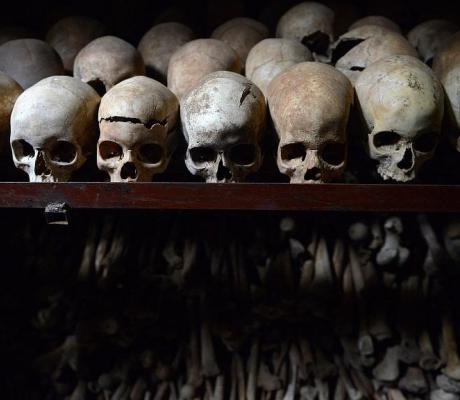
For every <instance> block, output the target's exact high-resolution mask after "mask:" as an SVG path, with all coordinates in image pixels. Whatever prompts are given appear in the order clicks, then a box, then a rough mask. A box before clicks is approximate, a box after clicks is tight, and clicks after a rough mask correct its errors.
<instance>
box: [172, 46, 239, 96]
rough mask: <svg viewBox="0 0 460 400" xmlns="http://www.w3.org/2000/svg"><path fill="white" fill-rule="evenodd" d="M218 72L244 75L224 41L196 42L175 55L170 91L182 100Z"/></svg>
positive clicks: (237, 58) (182, 48)
mask: <svg viewBox="0 0 460 400" xmlns="http://www.w3.org/2000/svg"><path fill="white" fill-rule="evenodd" d="M216 71H232V72H237V73H240V72H241V61H240V58H239V56H238V54H237V53H236V51H235V50H233V49H232V48H231V47H230V46H229V45H228V44H226V43H224V42H223V41H222V40H217V39H197V40H192V41H191V42H188V43H187V44H185V45H183V46H182V47H181V48H179V49H178V50H177V51H176V52H175V53H174V54H173V55H172V57H171V60H170V61H169V68H168V88H169V89H171V91H172V92H173V93H174V94H175V95H176V96H177V97H178V98H179V99H181V98H182V97H183V96H184V95H186V94H187V93H188V92H189V91H190V90H191V89H193V88H194V87H195V86H196V85H197V83H198V82H199V81H200V79H201V78H203V77H204V76H205V75H207V74H210V73H211V72H216Z"/></svg>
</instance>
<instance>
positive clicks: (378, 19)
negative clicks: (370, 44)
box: [348, 15, 401, 33]
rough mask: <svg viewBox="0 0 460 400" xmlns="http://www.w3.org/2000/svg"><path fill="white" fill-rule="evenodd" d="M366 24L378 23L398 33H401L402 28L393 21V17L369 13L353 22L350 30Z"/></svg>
mask: <svg viewBox="0 0 460 400" xmlns="http://www.w3.org/2000/svg"><path fill="white" fill-rule="evenodd" d="M364 25H378V26H382V27H384V28H387V29H389V30H391V31H394V32H396V33H401V28H400V27H399V26H398V24H397V23H396V22H393V21H392V20H391V19H389V18H387V17H384V16H383V15H368V16H367V17H364V18H360V19H358V20H357V21H355V22H353V23H352V24H351V25H350V27H349V28H348V30H349V31H352V30H353V29H355V28H359V27H360V26H364Z"/></svg>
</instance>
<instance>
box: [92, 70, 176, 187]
mask: <svg viewBox="0 0 460 400" xmlns="http://www.w3.org/2000/svg"><path fill="white" fill-rule="evenodd" d="M178 118H179V102H178V100H177V98H176V96H174V94H173V93H172V92H171V91H170V90H168V88H166V87H165V86H164V85H162V84H161V83H160V82H157V81H155V80H153V79H151V78H147V77H145V76H136V77H133V78H130V79H127V80H125V81H123V82H121V83H119V84H117V85H115V86H114V87H113V88H112V89H110V90H109V91H108V92H107V93H106V94H105V95H104V97H103V98H102V101H101V107H100V108H99V127H100V131H101V134H100V138H99V142H98V152H97V164H98V167H99V169H101V170H103V171H106V172H107V173H108V174H109V175H110V180H111V181H112V182H150V181H152V178H153V176H154V175H155V174H159V173H161V172H163V171H164V170H165V169H166V167H167V166H168V163H169V159H170V158H171V154H172V153H173V151H174V148H175V143H176V125H177V120H178Z"/></svg>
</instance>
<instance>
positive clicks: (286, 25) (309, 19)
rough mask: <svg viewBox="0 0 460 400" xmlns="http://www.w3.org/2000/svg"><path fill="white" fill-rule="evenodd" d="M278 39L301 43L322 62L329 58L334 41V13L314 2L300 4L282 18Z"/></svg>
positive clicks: (277, 30) (277, 33) (277, 27)
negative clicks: (293, 40) (331, 44)
mask: <svg viewBox="0 0 460 400" xmlns="http://www.w3.org/2000/svg"><path fill="white" fill-rule="evenodd" d="M276 37H280V38H285V39H295V40H297V41H299V42H301V43H302V44H303V45H305V46H306V47H308V49H309V50H310V51H311V52H312V53H313V55H314V56H315V59H317V60H320V59H322V58H323V57H325V56H327V54H328V53H329V45H330V43H331V42H332V41H333V40H334V11H332V10H331V9H330V8H328V7H326V6H325V5H324V4H321V3H316V2H314V1H306V2H304V3H300V4H298V5H296V6H294V7H292V8H291V9H289V10H288V11H287V12H286V13H285V14H284V15H283V16H282V17H281V18H280V20H279V21H278V25H277V26H276Z"/></svg>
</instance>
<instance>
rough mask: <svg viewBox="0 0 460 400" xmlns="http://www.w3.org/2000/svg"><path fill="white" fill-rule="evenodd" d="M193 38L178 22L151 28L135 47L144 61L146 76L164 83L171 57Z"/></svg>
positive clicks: (191, 33)
mask: <svg viewBox="0 0 460 400" xmlns="http://www.w3.org/2000/svg"><path fill="white" fill-rule="evenodd" d="M193 38H194V34H193V32H192V30H191V29H190V28H189V27H188V26H186V25H184V24H179V23H178V22H165V23H162V24H158V25H155V26H154V27H153V28H151V29H150V30H149V31H148V32H147V33H146V34H145V35H144V36H143V37H142V39H141V41H140V42H139V46H137V48H138V50H139V51H140V52H141V54H142V57H143V59H144V62H145V66H146V69H147V75H149V76H150V77H151V78H155V79H158V80H159V81H161V82H166V77H167V76H168V65H169V60H170V59H171V56H172V55H173V53H174V52H175V51H176V50H177V49H178V48H179V47H181V46H183V45H184V44H185V43H188V42H190V41H191V40H193Z"/></svg>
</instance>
